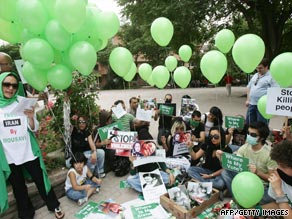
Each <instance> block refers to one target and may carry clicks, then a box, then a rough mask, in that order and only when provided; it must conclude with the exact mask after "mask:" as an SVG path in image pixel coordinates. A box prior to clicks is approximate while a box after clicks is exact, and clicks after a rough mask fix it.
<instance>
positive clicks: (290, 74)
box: [270, 52, 292, 87]
mask: <svg viewBox="0 0 292 219" xmlns="http://www.w3.org/2000/svg"><path fill="white" fill-rule="evenodd" d="M270 72H271V75H272V77H273V79H274V80H275V81H276V82H277V83H278V84H279V85H280V86H281V87H289V86H291V85H292V53H291V52H285V53H282V54H280V55H278V56H276V57H275V58H274V59H273V61H272V62H271V65H270Z"/></svg>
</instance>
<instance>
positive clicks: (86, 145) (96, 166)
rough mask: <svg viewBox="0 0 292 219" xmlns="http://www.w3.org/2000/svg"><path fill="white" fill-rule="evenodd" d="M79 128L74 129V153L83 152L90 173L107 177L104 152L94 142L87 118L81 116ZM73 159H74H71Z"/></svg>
mask: <svg viewBox="0 0 292 219" xmlns="http://www.w3.org/2000/svg"><path fill="white" fill-rule="evenodd" d="M77 123H78V124H77V127H74V128H73V130H72V133H71V144H72V152H73V154H75V153H76V152H82V153H84V155H85V156H86V157H87V159H88V162H87V166H88V168H89V169H90V171H91V172H92V173H93V174H94V175H95V176H97V177H100V178H103V177H105V173H104V157H105V152H104V150H102V149H100V148H98V149H96V146H95V144H94V142H93V138H92V135H91V132H90V130H89V129H88V121H87V118H86V117H85V116H79V117H78V119H77ZM71 159H72V158H71Z"/></svg>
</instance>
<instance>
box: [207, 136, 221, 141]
mask: <svg viewBox="0 0 292 219" xmlns="http://www.w3.org/2000/svg"><path fill="white" fill-rule="evenodd" d="M209 137H210V139H211V140H212V139H213V138H214V139H216V140H218V139H219V138H220V136H219V135H209Z"/></svg>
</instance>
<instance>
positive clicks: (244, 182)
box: [231, 171, 264, 208]
mask: <svg viewBox="0 0 292 219" xmlns="http://www.w3.org/2000/svg"><path fill="white" fill-rule="evenodd" d="M231 188H232V194H233V197H234V198H235V200H236V201H237V202H238V204H240V205H241V206H242V207H244V208H251V207H253V206H255V205H256V204H257V203H258V202H259V201H260V200H261V199H262V197H263V195H264V185H263V183H262V181H261V179H260V178H259V177H258V176H257V175H255V174H254V173H251V172H247V171H245V172H241V173H238V174H237V175H236V176H235V177H234V178H233V180H232V183H231Z"/></svg>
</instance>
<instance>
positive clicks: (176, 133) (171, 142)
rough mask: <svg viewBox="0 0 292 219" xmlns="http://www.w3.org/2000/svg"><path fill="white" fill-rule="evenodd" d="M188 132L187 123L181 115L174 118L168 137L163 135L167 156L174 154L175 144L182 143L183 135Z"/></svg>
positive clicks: (162, 139)
mask: <svg viewBox="0 0 292 219" xmlns="http://www.w3.org/2000/svg"><path fill="white" fill-rule="evenodd" d="M185 132H186V124H185V122H184V121H183V119H182V118H181V117H177V118H175V119H174V121H173V124H172V126H171V130H170V133H171V135H169V136H168V137H167V138H166V137H165V136H161V143H162V147H163V149H164V150H165V152H166V157H171V156H173V149H174V147H175V144H179V143H181V136H182V135H183V134H184V133H185Z"/></svg>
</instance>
